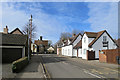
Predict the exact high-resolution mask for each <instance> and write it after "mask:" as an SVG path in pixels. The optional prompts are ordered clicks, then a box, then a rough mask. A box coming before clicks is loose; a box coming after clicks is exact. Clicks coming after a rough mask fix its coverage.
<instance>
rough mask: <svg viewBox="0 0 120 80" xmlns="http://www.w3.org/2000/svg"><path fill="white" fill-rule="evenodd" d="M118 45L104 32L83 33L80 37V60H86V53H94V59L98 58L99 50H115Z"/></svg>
mask: <svg viewBox="0 0 120 80" xmlns="http://www.w3.org/2000/svg"><path fill="white" fill-rule="evenodd" d="M116 48H118V45H117V44H116V43H115V41H114V40H113V39H112V37H111V36H110V35H109V34H108V32H107V31H106V30H104V31H100V32H85V33H84V34H83V37H82V51H81V52H82V54H81V56H80V57H82V59H87V55H86V51H87V50H90V51H91V50H93V51H95V58H99V50H104V49H116Z"/></svg>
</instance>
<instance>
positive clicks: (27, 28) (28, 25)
mask: <svg viewBox="0 0 120 80" xmlns="http://www.w3.org/2000/svg"><path fill="white" fill-rule="evenodd" d="M28 31H29V32H30V33H29V35H30V40H33V39H34V38H35V37H36V33H35V32H36V25H35V24H34V23H33V22H32V15H31V19H29V22H27V23H26V24H25V25H24V27H23V33H24V34H26V35H28Z"/></svg>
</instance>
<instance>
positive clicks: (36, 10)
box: [0, 2, 118, 44]
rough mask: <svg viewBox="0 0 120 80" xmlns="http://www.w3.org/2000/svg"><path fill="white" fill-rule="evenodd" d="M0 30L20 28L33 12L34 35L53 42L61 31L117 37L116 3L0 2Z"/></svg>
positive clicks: (21, 28) (57, 38)
mask: <svg viewBox="0 0 120 80" xmlns="http://www.w3.org/2000/svg"><path fill="white" fill-rule="evenodd" d="M0 5H1V6H0V31H3V28H4V27H5V26H6V25H7V26H8V28H9V32H10V31H12V30H14V29H15V28H17V27H18V28H20V30H23V27H24V26H25V24H26V23H28V21H29V19H30V15H31V14H32V15H33V23H34V25H35V26H36V32H35V34H36V37H35V39H34V40H37V39H39V38H40V36H43V39H47V40H52V42H53V44H54V43H56V42H57V41H58V40H59V38H60V34H61V33H62V32H72V30H80V31H90V32H98V31H101V30H107V31H108V33H109V34H110V35H111V36H112V37H113V38H114V39H117V38H118V3H117V2H1V3H0Z"/></svg>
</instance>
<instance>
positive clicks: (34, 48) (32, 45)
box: [31, 43, 37, 53]
mask: <svg viewBox="0 0 120 80" xmlns="http://www.w3.org/2000/svg"><path fill="white" fill-rule="evenodd" d="M31 50H32V53H35V52H37V45H36V44H34V43H31Z"/></svg>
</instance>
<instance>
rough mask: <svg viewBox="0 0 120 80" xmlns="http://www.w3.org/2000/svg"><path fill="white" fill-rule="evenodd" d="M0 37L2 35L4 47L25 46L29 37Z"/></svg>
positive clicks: (7, 35) (5, 35) (13, 35)
mask: <svg viewBox="0 0 120 80" xmlns="http://www.w3.org/2000/svg"><path fill="white" fill-rule="evenodd" d="M0 35H2V45H25V44H26V42H27V35H20V34H4V33H0Z"/></svg>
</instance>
